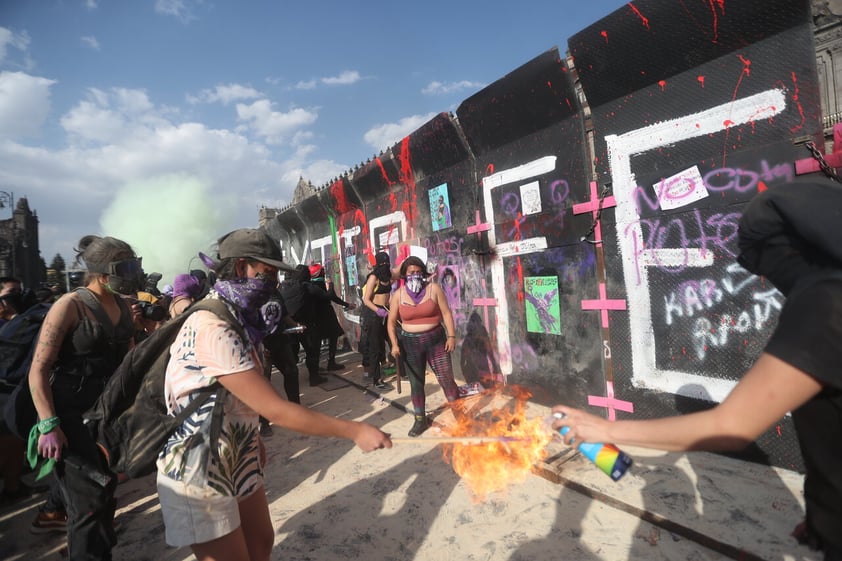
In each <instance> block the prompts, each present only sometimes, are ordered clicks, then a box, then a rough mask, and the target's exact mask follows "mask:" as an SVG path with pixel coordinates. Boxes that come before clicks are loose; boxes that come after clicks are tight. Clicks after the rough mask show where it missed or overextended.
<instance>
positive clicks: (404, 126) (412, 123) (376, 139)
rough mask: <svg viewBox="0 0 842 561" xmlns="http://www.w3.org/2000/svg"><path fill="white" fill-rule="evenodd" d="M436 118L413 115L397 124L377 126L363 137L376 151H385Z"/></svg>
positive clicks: (428, 115) (433, 115)
mask: <svg viewBox="0 0 842 561" xmlns="http://www.w3.org/2000/svg"><path fill="white" fill-rule="evenodd" d="M435 116H436V113H427V114H426V115H412V116H411V117H404V118H403V119H401V120H400V121H398V122H397V123H386V124H383V125H376V126H374V127H372V128H371V129H369V130H368V131H367V132H366V133H365V134H364V135H363V139H364V140H365V141H366V142H367V143H368V144H369V145H370V146H371V147H372V148H374V149H375V150H376V151H380V150H385V149H386V148H390V147H391V146H392V145H393V144H395V143H396V142H398V141H399V140H401V139H402V138H403V137H405V136H407V135H408V134H409V133H411V132H413V131H414V130H415V129H417V128H418V127H420V126H421V125H423V124H424V123H426V122H427V121H429V120H430V119H432V118H433V117H435Z"/></svg>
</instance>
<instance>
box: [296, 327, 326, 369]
mask: <svg viewBox="0 0 842 561" xmlns="http://www.w3.org/2000/svg"><path fill="white" fill-rule="evenodd" d="M298 343H300V344H301V346H302V347H304V364H305V366H307V372H308V373H309V374H310V379H311V380H315V379H317V378H318V377H319V355H320V354H321V352H322V336H321V334H320V333H319V329H318V327H316V326H315V325H308V326H307V329H305V330H304V333H302V334H301V335H298ZM294 347H295V348H298V345H297V344H295V345H294Z"/></svg>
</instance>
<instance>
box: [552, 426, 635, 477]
mask: <svg viewBox="0 0 842 561" xmlns="http://www.w3.org/2000/svg"><path fill="white" fill-rule="evenodd" d="M553 417H554V418H556V419H563V418H564V413H553ZM569 431H570V428H569V427H561V428H560V429H558V432H559V433H560V434H561V435H562V436H564V435H565V434H567V433H568V432H569ZM574 444H575V443H574ZM576 449H577V450H579V452H581V453H582V455H584V456H585V457H586V458H587V459H589V460H590V461H591V462H593V463H594V465H596V467H598V468H599V469H600V470H602V471H603V472H604V473H605V474H607V475H608V477H610V478H611V479H613V480H614V481H618V480H619V479H620V478H621V477H623V475H624V474H625V473H626V470H628V469H629V466H631V465H632V459H631V457H630V456H629V455H628V454H626V453H625V452H623V451H622V450H620V449H619V448H617V447H616V446H614V445H613V444H603V443H601V442H581V443H579V444H576Z"/></svg>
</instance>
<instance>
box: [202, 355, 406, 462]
mask: <svg viewBox="0 0 842 561" xmlns="http://www.w3.org/2000/svg"><path fill="white" fill-rule="evenodd" d="M217 380H219V383H220V384H222V385H223V386H224V387H225V388H226V389H228V391H230V392H231V393H232V394H234V395H235V396H237V397H238V398H239V399H240V400H241V401H242V402H243V403H245V404H246V405H248V406H249V407H251V408H252V409H254V411H256V412H257V413H258V414H259V415H261V416H263V417H266V418H267V419H269V420H270V421H272V423H274V424H276V425H279V426H282V427H285V428H288V429H290V430H294V431H296V432H300V433H302V434H309V435H313V436H337V437H340V438H347V439H349V440H353V441H354V443H355V444H356V445H357V446H359V447H360V449H362V451H363V452H370V451H372V450H377V449H379V448H391V447H392V441H391V440H390V439H389V435H388V434H386V433H384V432H383V431H381V430H380V429H378V428H376V427H374V426H372V425H369V424H367V423H360V422H357V421H348V420H345V419H337V418H336V417H331V416H329V415H325V414H323V413H319V412H318V411H315V410H313V409H308V408H307V407H303V406H301V405H298V404H297V403H293V402H291V401H287V400H286V399H284V398H282V397H281V396H280V395H279V394H278V392H277V391H275V388H274V387H273V386H272V385H271V384H270V383H269V381H268V380H267V379H266V377H265V376H263V372H262V371H261V369H260V368H252V369H250V370H245V371H243V372H238V373H236V374H228V375H226V376H220V377H219V378H217Z"/></svg>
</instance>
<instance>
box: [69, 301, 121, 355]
mask: <svg viewBox="0 0 842 561" xmlns="http://www.w3.org/2000/svg"><path fill="white" fill-rule="evenodd" d="M74 292H76V293H77V294H79V298H81V299H82V302H84V303H85V305H86V306H87V307H88V309H89V310H91V312H93V314H94V317H95V318H96V320H97V321H98V322H99V323H100V324H101V325H102V329H103V331H104V333H105V337H106V339H108V343H109V344H110V345H112V346H113V345H114V339H115V332H114V331H115V330H114V323H113V322H112V321H111V318H110V317H109V316H108V314H107V313H106V312H105V308H103V307H102V304H101V303H100V301H99V299H98V298H97V297H96V295H95V294H94V293H93V292H91V291H90V290H89V289H87V288H85V287H83V286H80V287H79V288H77V289H76V290H74ZM118 300H121V301H122V298H118ZM121 312H122V306H121ZM79 321H82V317H81V316H80V317H79Z"/></svg>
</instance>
